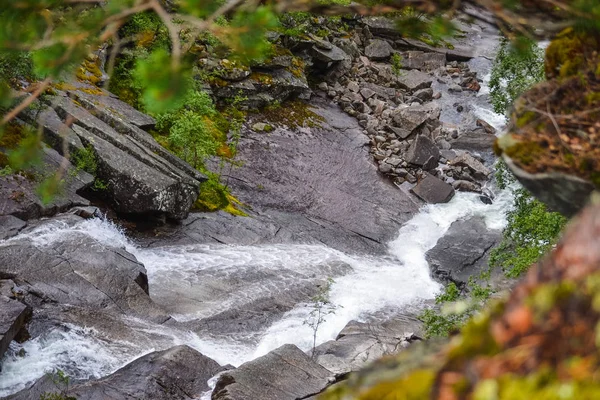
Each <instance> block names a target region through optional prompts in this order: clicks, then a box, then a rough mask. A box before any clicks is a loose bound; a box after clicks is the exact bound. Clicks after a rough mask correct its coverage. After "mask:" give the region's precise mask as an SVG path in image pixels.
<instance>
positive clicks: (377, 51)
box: [365, 39, 394, 60]
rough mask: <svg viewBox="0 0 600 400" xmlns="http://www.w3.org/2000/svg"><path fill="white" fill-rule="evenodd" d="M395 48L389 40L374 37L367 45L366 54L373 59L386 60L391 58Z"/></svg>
mask: <svg viewBox="0 0 600 400" xmlns="http://www.w3.org/2000/svg"><path fill="white" fill-rule="evenodd" d="M393 51H394V49H393V48H392V46H390V44H389V43H388V42H386V41H385V40H381V39H373V40H371V41H370V42H369V44H368V45H367V47H365V56H367V57H368V58H370V59H371V60H385V59H387V58H389V57H390V56H391V55H392V53H393Z"/></svg>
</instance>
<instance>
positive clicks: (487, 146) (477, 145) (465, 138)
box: [450, 128, 496, 152]
mask: <svg viewBox="0 0 600 400" xmlns="http://www.w3.org/2000/svg"><path fill="white" fill-rule="evenodd" d="M495 140H496V136H494V135H490V134H489V133H487V132H485V130H483V129H481V128H479V129H475V130H472V131H469V132H465V133H463V134H461V135H460V136H459V137H458V138H456V139H453V140H451V141H450V144H451V145H452V148H453V149H457V150H468V151H482V152H486V151H487V152H490V151H492V149H493V147H494V141H495Z"/></svg>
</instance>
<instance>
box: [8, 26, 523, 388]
mask: <svg viewBox="0 0 600 400" xmlns="http://www.w3.org/2000/svg"><path fill="white" fill-rule="evenodd" d="M459 22H460V26H461V29H463V31H464V34H463V37H462V38H460V39H458V40H457V41H456V43H454V44H453V47H454V49H452V50H450V49H440V48H431V47H429V46H427V45H425V44H423V43H420V42H415V41H409V40H407V39H404V38H401V37H399V36H398V35H397V33H396V31H395V30H394V29H392V28H391V27H390V25H389V21H387V20H385V19H380V18H367V19H363V20H359V21H355V23H354V24H355V25H354V27H353V34H352V35H351V36H350V38H345V37H339V36H341V35H338V36H337V37H336V35H335V34H333V33H332V35H331V38H330V39H331V40H327V39H316V38H311V39H310V40H307V41H305V42H304V43H297V42H293V43H288V42H285V41H284V42H281V43H282V45H283V44H285V45H286V46H287V47H288V48H289V49H290V50H291V51H292V52H293V53H294V57H301V58H303V59H304V60H305V61H306V62H310V65H312V69H311V71H312V72H311V73H312V74H313V75H312V78H314V80H315V83H314V85H312V89H311V86H309V85H308V83H307V82H308V81H307V80H306V77H304V75H302V77H297V76H295V75H294V74H293V73H290V72H289V69H290V68H291V66H292V61H293V59H287V58H285V57H284V58H282V59H279V60H276V61H274V60H271V63H270V64H269V65H266V64H263V65H260V66H257V67H256V68H255V71H247V72H244V71H238V73H233V72H232V71H228V73H227V74H225V73H224V71H223V69H222V66H223V62H214V60H209V59H207V61H206V63H207V65H212V66H213V67H214V68H215V70H217V71H221V72H223V74H222V79H224V80H228V81H229V82H230V84H228V85H226V86H223V87H221V88H220V89H217V88H214V87H213V88H212V90H213V94H214V95H215V96H217V97H222V96H227V95H228V94H227V93H229V92H227V90H230V91H233V90H241V89H243V90H245V91H246V92H247V93H246V94H247V95H248V96H247V97H248V99H249V101H254V102H266V103H269V102H272V101H274V100H285V99H286V98H288V97H290V96H296V97H297V96H300V100H296V101H295V102H294V103H283V104H282V106H281V108H279V109H275V110H274V111H270V112H268V113H263V114H260V113H259V114H255V115H252V116H251V117H250V118H249V120H248V121H247V123H246V126H245V127H244V130H243V133H242V137H241V139H240V143H239V146H238V152H239V156H238V157H239V158H238V161H239V163H238V164H239V166H238V167H237V168H232V169H231V170H229V171H227V172H226V173H225V174H224V176H223V179H226V180H227V181H228V182H229V185H230V188H231V191H232V192H233V193H234V194H235V195H236V196H237V197H238V198H239V199H240V200H241V202H242V203H244V204H246V205H247V206H248V214H249V216H248V217H236V216H232V215H230V214H227V213H225V212H218V213H212V214H206V213H192V214H190V215H189V216H188V215H187V214H188V210H189V206H190V204H191V202H193V198H194V196H195V195H197V190H198V187H199V184H200V182H202V181H203V180H204V177H203V176H202V175H201V174H199V173H197V172H195V171H194V170H193V169H191V167H189V166H188V165H187V164H185V163H183V162H182V161H180V160H177V159H175V158H174V157H173V156H172V155H170V154H169V153H167V152H166V151H164V150H161V149H162V148H160V146H158V144H157V143H156V142H155V141H154V139H152V137H151V136H150V135H148V134H147V133H146V131H145V129H148V127H150V126H152V124H153V123H154V122H153V120H152V119H151V118H149V117H147V116H144V115H143V114H140V113H139V112H137V111H135V110H134V109H132V108H131V107H129V106H127V105H125V104H124V103H122V102H120V101H119V100H118V99H116V98H114V97H113V96H111V95H110V94H107V93H104V94H102V95H101V94H90V93H87V92H82V91H80V90H77V89H68V90H65V91H64V92H59V93H57V96H56V98H54V99H53V100H52V101H51V102H49V103H48V105H47V107H46V108H44V109H43V113H44V114H43V115H44V119H43V121H44V125H43V126H44V132H45V135H46V140H47V142H48V143H49V144H50V145H52V146H54V147H55V150H50V149H48V150H47V154H48V157H50V158H52V159H54V160H58V162H61V158H62V156H61V154H59V152H60V150H61V149H62V148H64V146H63V145H64V143H63V142H62V141H64V140H67V141H68V145H69V146H72V147H73V148H85V147H86V146H90V145H91V146H93V147H94V150H95V151H96V154H99V155H100V166H99V167H100V168H99V170H100V171H101V172H100V174H102V178H103V179H107V180H111V179H112V180H114V182H115V184H114V185H112V186H111V191H110V192H109V193H107V194H106V196H107V198H106V199H105V200H108V201H107V203H106V204H108V206H109V207H111V209H113V210H115V211H119V212H120V213H121V215H122V216H123V215H125V216H131V215H134V216H135V217H136V218H137V219H139V218H140V216H142V217H143V218H150V217H151V218H152V219H153V220H154V221H164V220H165V219H180V220H181V222H180V223H178V224H167V225H162V226H160V227H156V228H155V229H153V230H152V231H146V232H131V231H128V232H127V234H126V233H125V231H124V230H123V229H122V228H121V227H120V226H119V222H118V221H109V220H107V219H105V218H102V217H101V214H102V213H101V212H100V211H99V210H97V209H96V208H95V207H91V206H89V201H88V200H87V199H85V198H82V197H81V196H80V195H79V194H78V193H81V192H82V190H84V189H85V188H86V187H88V186H89V185H90V184H91V181H92V180H91V179H90V177H89V176H85V174H81V175H79V176H77V175H76V174H72V176H77V177H76V179H74V180H73V181H72V185H71V186H72V189H70V190H68V191H67V192H66V193H65V194H64V199H61V200H60V201H57V202H56V204H55V205H54V206H52V207H49V206H47V205H44V204H42V203H41V202H39V201H38V200H36V199H35V197H34V196H33V192H32V190H29V191H26V190H25V189H20V188H22V187H23V185H29V183H24V182H18V181H17V180H18V179H19V178H18V177H1V178H0V181H1V189H0V190H2V191H3V194H6V196H3V199H4V200H3V201H4V203H3V204H2V207H0V210H2V214H4V215H3V216H1V217H0V218H1V219H0V221H1V223H0V238H1V240H2V241H0V310H2V312H1V313H0V315H2V318H1V320H0V352H2V353H3V354H0V357H2V356H3V358H2V361H1V362H2V372H0V378H2V379H0V395H1V396H8V398H12V399H38V398H39V397H40V394H42V393H45V392H52V391H55V390H60V388H58V389H57V387H56V385H57V384H56V383H55V382H53V381H52V380H51V379H50V378H49V377H47V376H46V377H45V376H44V373H45V372H47V371H49V370H53V369H55V368H60V369H61V370H63V371H65V373H66V374H68V375H69V376H71V379H72V380H73V382H72V384H71V386H70V388H69V389H68V394H69V395H72V396H75V397H77V398H79V399H88V398H89V399H96V398H97V399H100V398H115V399H118V398H125V397H128V396H132V397H135V398H151V399H198V398H202V399H210V398H212V399H214V400H216V399H267V400H269V399H287V398H289V399H300V398H302V399H304V398H312V396H315V395H317V394H318V393H320V392H321V391H322V390H323V389H325V388H326V387H327V386H329V385H331V384H332V383H334V382H335V381H336V380H338V379H341V378H343V376H344V375H345V374H346V373H347V372H349V371H353V370H356V369H358V368H360V367H362V366H364V365H365V364H366V363H368V362H369V361H372V360H374V359H376V358H378V357H380V356H382V355H385V354H390V353H395V352H398V351H401V350H402V349H403V348H405V347H406V346H409V345H410V344H411V343H413V342H415V341H419V340H422V338H423V334H422V332H421V323H420V322H419V321H418V320H417V319H416V318H415V315H416V313H418V312H419V310H421V309H422V307H423V306H424V305H425V304H428V302H430V301H431V300H432V299H433V298H434V296H435V294H436V293H438V292H439V290H440V288H441V285H440V282H450V281H452V282H455V283H457V284H459V285H464V283H465V282H466V281H467V280H468V277H469V276H471V275H474V274H477V273H478V272H479V271H480V270H481V269H483V268H485V267H486V256H487V253H488V251H489V250H490V248H491V247H492V246H493V245H494V244H495V243H496V242H497V240H498V238H499V234H500V230H501V229H502V227H503V226H504V223H505V221H504V212H505V211H506V210H507V209H508V208H509V207H510V205H511V198H510V194H509V193H508V192H497V191H496V190H494V188H493V185H491V184H490V176H491V173H492V171H493V156H492V155H491V152H490V151H491V143H492V142H493V140H494V138H495V136H494V133H495V131H496V129H498V128H501V122H502V117H499V116H496V115H494V114H493V113H492V112H491V111H489V110H490V107H489V104H488V100H487V94H486V92H485V90H486V82H485V77H486V74H487V73H488V72H489V69H490V64H491V62H490V60H489V59H490V58H491V57H493V54H494V46H495V42H496V41H497V32H496V31H495V30H494V29H493V28H492V27H491V26H488V25H486V24H484V23H481V22H480V23H469V24H467V23H466V22H465V21H462V22H461V21H459ZM275 40H283V39H275ZM393 54H399V55H401V56H402V59H403V60H404V61H403V65H402V69H401V71H399V73H396V72H394V71H393V69H392V64H391V61H390V60H391V57H392V55H393ZM257 71H260V72H261V73H262V74H266V75H268V76H271V77H272V78H273V79H272V80H270V81H269V82H270V83H267V80H265V79H264V77H263V79H259V78H260V77H257V75H256V72H257ZM286 71H287V72H286ZM257 79H258V82H254V83H253V82H252V81H253V80H254V81H256V80H257ZM232 93H233V92H232ZM229 95H230V94H229ZM309 98H310V101H308V102H307V101H306V99H309ZM259 105H264V104H259ZM22 118H23V120H24V121H29V122H32V121H33V119H32V118H31V116H29V117H28V116H27V115H25V116H23V117H22ZM28 118H29V119H28ZM65 118H69V119H72V120H74V121H75V123H74V124H73V125H72V127H71V130H70V131H69V132H68V134H67V135H65V134H64V132H61V135H58V132H59V131H60V130H59V129H58V126H59V125H60V124H61V122H60V119H65ZM52 143H54V145H53V144H52ZM57 151H58V152H57ZM54 162H55V163H56V162H57V161H54ZM129 189H132V190H133V191H132V192H128V190H129ZM19 191H22V192H23V193H25V195H24V196H18V198H16V197H15V196H14V193H16V192H19ZM128 193H129V194H131V193H134V194H135V196H132V197H130V196H129V194H128ZM29 194H31V195H29ZM74 206H76V207H74ZM57 212H66V213H63V214H60V215H56V216H53V217H51V218H48V219H43V220H38V219H36V218H39V217H41V216H51V215H52V214H55V213H57ZM329 278H332V279H333V283H332V284H331V287H330V290H329V293H328V294H329V298H330V301H331V304H332V307H334V309H335V313H332V314H330V315H328V316H327V318H326V321H325V322H323V323H322V324H321V325H320V326H319V329H318V332H317V336H316V342H313V333H314V332H313V331H312V330H311V328H310V326H307V325H306V324H305V322H306V321H307V320H309V319H310V318H311V311H312V310H313V308H312V305H311V298H312V297H313V296H314V295H315V294H318V293H319V291H320V290H321V289H320V288H322V287H324V286H325V285H326V282H327V281H328V279H329ZM5 311H6V312H5ZM313 345H317V347H316V349H314V356H313V349H312V347H313ZM140 377H144V379H140ZM59 386H60V384H59ZM16 392H18V393H16ZM14 393H16V394H14Z"/></svg>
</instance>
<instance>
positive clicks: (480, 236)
mask: <svg viewBox="0 0 600 400" xmlns="http://www.w3.org/2000/svg"><path fill="white" fill-rule="evenodd" d="M501 238H502V232H501V231H499V230H489V229H488V228H487V226H486V224H485V221H484V220H483V218H481V217H473V218H470V219H467V220H460V221H456V222H454V223H453V224H452V225H451V226H450V229H448V232H447V233H446V234H445V235H444V236H442V238H441V239H440V240H438V242H437V244H436V245H435V247H434V248H432V249H431V250H429V251H428V252H427V253H426V255H425V257H426V259H427V262H428V263H429V267H430V269H431V271H432V274H433V276H434V277H435V278H437V279H439V280H440V281H442V282H444V283H448V282H454V283H455V284H457V285H458V286H459V287H462V286H464V285H466V284H467V282H468V281H469V278H470V277H473V278H474V279H477V278H478V276H479V275H480V273H481V272H483V271H485V270H486V269H487V268H488V259H489V252H490V250H491V249H492V248H493V247H494V246H495V245H496V244H498V242H499V241H500V239H501Z"/></svg>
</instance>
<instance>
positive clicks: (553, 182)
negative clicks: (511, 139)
mask: <svg viewBox="0 0 600 400" xmlns="http://www.w3.org/2000/svg"><path fill="white" fill-rule="evenodd" d="M502 158H503V160H504V162H505V163H506V165H507V166H508V167H509V168H510V170H511V171H512V173H513V174H514V175H515V176H516V177H517V179H518V180H519V182H520V183H521V184H522V185H523V186H524V187H525V188H526V189H527V190H529V191H530V192H531V193H532V194H533V195H534V196H535V197H536V198H538V199H539V200H540V201H542V202H543V203H544V204H546V205H548V207H549V208H550V210H552V211H556V212H560V213H561V214H563V215H566V216H568V217H570V216H573V215H575V214H577V212H578V211H579V210H581V209H582V208H583V207H585V205H586V204H587V203H588V202H589V198H590V195H591V194H592V193H593V192H594V190H597V188H596V186H594V185H593V184H592V183H591V182H589V181H588V180H585V179H582V178H580V177H578V176H575V175H572V174H566V173H563V172H555V171H552V172H546V173H537V174H531V173H529V172H527V171H525V170H523V169H522V168H520V167H518V166H517V165H516V164H515V162H514V161H513V160H512V159H511V158H510V157H508V156H507V155H506V153H504V154H502Z"/></svg>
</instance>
